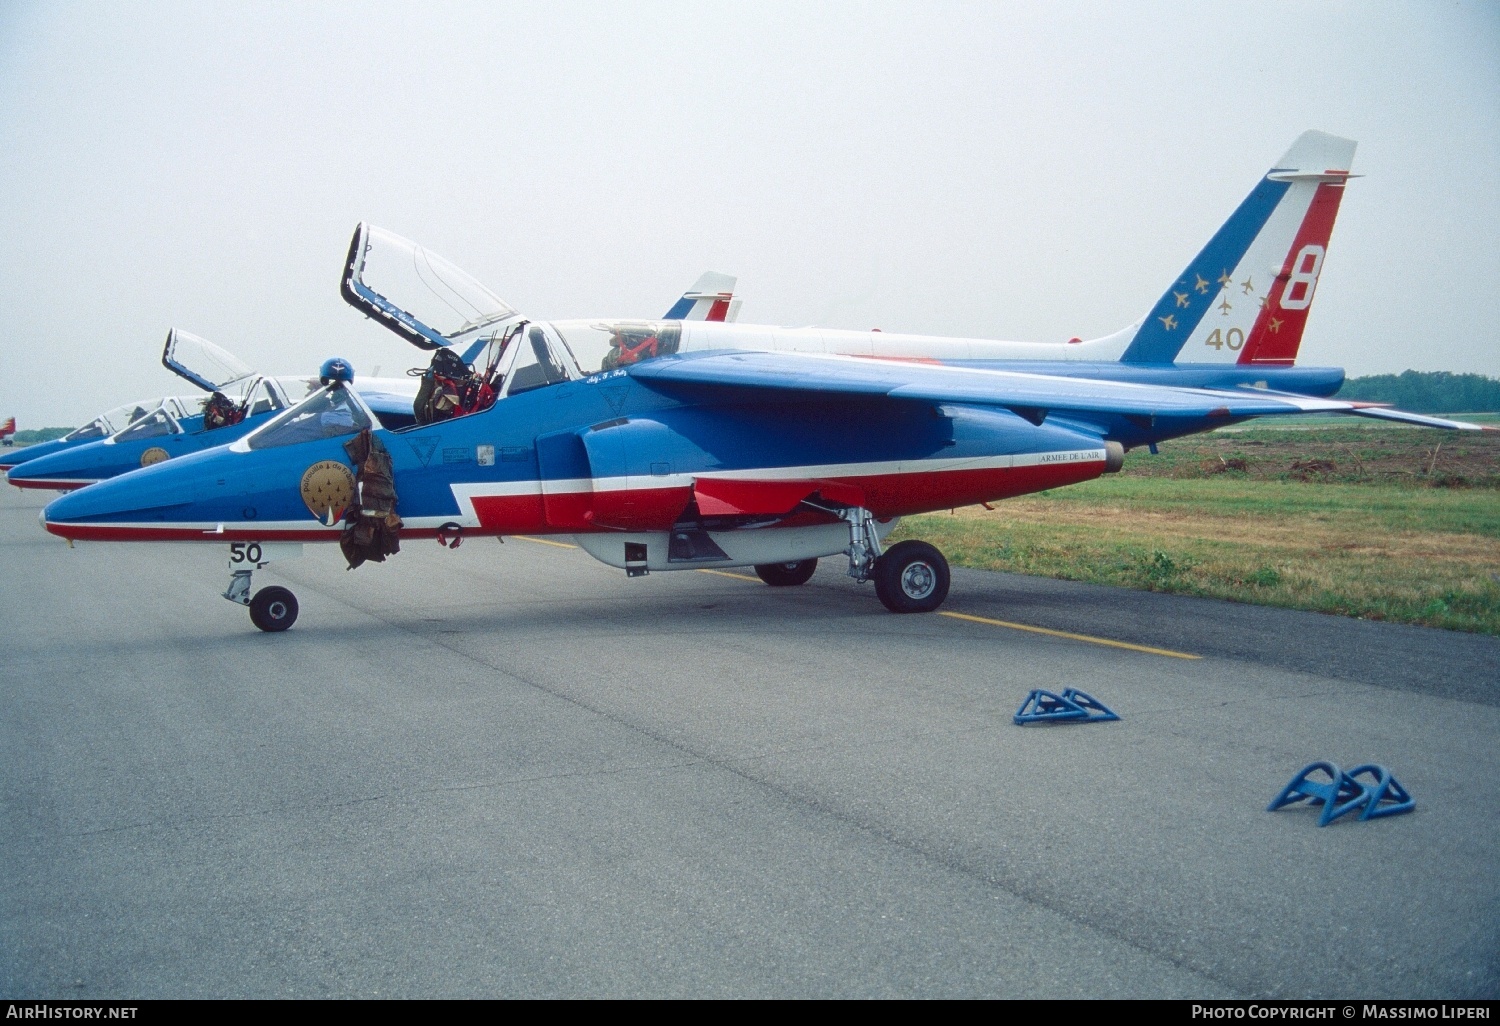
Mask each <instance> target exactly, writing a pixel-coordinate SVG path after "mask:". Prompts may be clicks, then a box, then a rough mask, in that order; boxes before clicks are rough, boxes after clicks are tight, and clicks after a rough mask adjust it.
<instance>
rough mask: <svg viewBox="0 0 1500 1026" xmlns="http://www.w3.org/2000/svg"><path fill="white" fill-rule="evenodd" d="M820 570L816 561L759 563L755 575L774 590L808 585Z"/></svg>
mask: <svg viewBox="0 0 1500 1026" xmlns="http://www.w3.org/2000/svg"><path fill="white" fill-rule="evenodd" d="M816 569H818V561H817V560H816V559H803V560H800V561H798V562H795V563H758V564H756V567H755V575H756V576H757V577H759V578H760V579H761V580H763V581H765V582H766V583H767V584H769V585H770V586H771V587H773V588H790V587H795V586H796V585H798V584H806V583H807V582H808V581H809V580H811V579H812V575H813V571H814V570H816Z"/></svg>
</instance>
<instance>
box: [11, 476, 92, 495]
mask: <svg viewBox="0 0 1500 1026" xmlns="http://www.w3.org/2000/svg"><path fill="white" fill-rule="evenodd" d="M7 480H8V481H10V483H11V484H13V485H15V486H16V487H17V488H50V489H52V490H53V491H54V492H71V491H73V490H75V489H78V488H85V487H87V486H88V485H91V484H94V483H95V482H93V481H69V480H61V481H48V480H47V479H45V478H40V477H21V478H7Z"/></svg>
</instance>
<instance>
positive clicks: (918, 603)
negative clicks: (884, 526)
mask: <svg viewBox="0 0 1500 1026" xmlns="http://www.w3.org/2000/svg"><path fill="white" fill-rule="evenodd" d="M842 516H843V518H844V519H845V520H846V521H848V522H849V548H847V549H845V550H844V551H845V554H846V555H847V556H848V557H849V576H850V577H852V578H854V579H855V580H856V581H860V582H864V581H874V582H875V597H876V598H878V599H880V602H881V605H883V606H885V608H887V609H889V610H890V611H891V612H893V613H930V612H932V611H933V610H934V609H936V608H937V607H938V606H940V605H942V604H943V600H944V599H945V598H947V597H948V584H949V580H950V575H949V573H948V561H947V560H946V559H944V558H943V554H942V553H941V552H939V551H938V550H937V549H936V548H935V547H933V546H931V545H929V544H927V543H926V542H920V541H904V542H897V543H896V544H895V545H893V546H891V549H890V551H889V552H882V551H881V545H880V535H879V534H878V533H877V532H876V530H875V518H874V517H873V516H872V515H871V514H870V511H869V510H867V509H859V508H854V509H848V510H845V511H844V512H843V514H842ZM759 569H760V568H759V567H756V570H757V572H758V571H759ZM809 576H810V575H809Z"/></svg>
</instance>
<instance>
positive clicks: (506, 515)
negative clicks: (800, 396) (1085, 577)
mask: <svg viewBox="0 0 1500 1026" xmlns="http://www.w3.org/2000/svg"><path fill="white" fill-rule="evenodd" d="M1103 472H1104V461H1103V460H1077V461H1073V460H1069V461H1067V462H1058V463H1044V464H1041V465H1039V466H1029V467H988V468H983V469H978V470H938V471H927V472H921V471H918V472H915V473H908V474H875V475H870V476H866V477H860V476H846V477H831V478H829V479H828V480H830V481H832V482H835V483H838V484H843V485H847V486H849V487H852V488H858V489H861V490H862V491H863V493H864V495H865V497H866V508H867V509H869V510H870V512H871V513H873V514H874V515H875V516H877V517H880V518H888V517H902V516H911V515H913V514H917V513H930V512H933V511H934V510H941V509H952V508H955V507H958V506H973V505H976V504H978V503H981V502H993V501H995V500H998V499H1007V498H1010V497H1011V496H1015V495H1025V494H1027V493H1030V492H1038V491H1042V490H1043V489H1046V488H1060V487H1062V486H1063V485H1069V484H1076V483H1077V482H1079V481H1088V480H1091V479H1093V478H1096V477H1098V476H1099V475H1100V474H1101V473H1103ZM691 497H692V488H691V487H689V486H682V487H675V488H637V489H615V490H613V491H605V492H569V493H565V494H561V495H548V496H546V497H545V502H544V497H543V496H541V495H535V494H532V495H476V496H474V497H473V499H472V502H473V504H474V512H475V514H476V515H477V516H478V518H479V524H480V526H479V527H477V528H466V533H468V534H472V535H493V534H500V535H505V534H512V535H514V534H584V533H592V532H598V531H611V530H616V531H617V530H631V531H665V530H669V529H670V528H671V527H672V525H673V524H674V523H676V521H677V519H678V517H680V516H681V515H682V511H683V510H684V509H685V508H686V506H687V503H688V500H689V499H690V498H691ZM47 530H48V531H50V532H51V533H53V534H55V535H58V536H59V537H62V538H72V539H74V540H77V541H194V542H215V543H220V542H232V541H260V542H266V541H291V542H334V541H338V539H339V535H340V531H339V530H337V529H329V528H315V527H307V528H277V529H269V530H268V529H266V528H264V527H262V528H256V527H255V526H253V525H250V524H245V525H240V526H235V527H230V526H228V525H226V526H225V528H224V531H223V533H222V534H220V533H217V532H214V533H209V531H210V530H212V529H211V528H209V529H205V528H204V527H203V526H197V527H184V526H171V527H168V526H166V525H163V526H161V527H153V526H151V525H149V524H130V525H126V524H55V523H48V524H47ZM436 535H437V530H436V529H435V528H425V529H407V530H404V531H403V532H402V536H403V537H406V538H432V537H436Z"/></svg>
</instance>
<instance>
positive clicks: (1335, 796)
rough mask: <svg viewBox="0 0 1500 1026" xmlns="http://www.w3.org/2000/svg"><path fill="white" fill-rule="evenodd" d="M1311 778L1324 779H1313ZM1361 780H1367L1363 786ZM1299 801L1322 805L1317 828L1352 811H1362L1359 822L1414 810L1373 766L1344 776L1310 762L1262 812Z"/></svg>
mask: <svg viewBox="0 0 1500 1026" xmlns="http://www.w3.org/2000/svg"><path fill="white" fill-rule="evenodd" d="M1314 774H1321V775H1322V776H1326V777H1327V778H1328V779H1327V780H1321V779H1314V777H1313V775H1314ZM1361 777H1369V778H1370V780H1369V782H1368V783H1367V782H1365V781H1364V780H1361V779H1360V778H1361ZM1302 801H1305V802H1307V803H1308V804H1310V805H1317V804H1318V803H1319V802H1321V803H1322V804H1323V815H1322V816H1321V817H1320V818H1319V819H1318V826H1320V827H1325V826H1327V825H1328V824H1329V823H1332V822H1333V821H1334V820H1336V819H1338V818H1339V817H1340V816H1342V815H1344V814H1345V813H1347V812H1353V811H1354V810H1355V809H1362V810H1363V811H1362V812H1361V813H1360V816H1359V818H1360V819H1362V820H1364V819H1374V818H1375V817H1376V816H1394V815H1396V814H1397V813H1401V812H1410V811H1411V810H1412V809H1414V808H1416V806H1417V803H1416V801H1415V800H1413V799H1412V797H1411V795H1409V794H1407V793H1406V789H1405V788H1403V787H1402V786H1401V785H1400V783H1398V782H1397V780H1396V778H1395V777H1393V776H1392V775H1391V771H1390V770H1388V769H1386V768H1385V767H1384V766H1377V765H1375V764H1373V763H1367V764H1366V765H1363V766H1360V767H1358V768H1356V769H1355V770H1354V771H1353V772H1351V773H1345V772H1344V771H1343V770H1341V769H1339V768H1338V767H1337V766H1335V765H1334V764H1333V763H1331V762H1322V761H1319V762H1310V763H1308V764H1307V765H1306V766H1303V767H1302V768H1301V769H1300V770H1298V771H1297V775H1296V776H1294V777H1292V779H1291V782H1290V783H1288V784H1287V785H1286V787H1284V788H1282V789H1281V793H1280V794H1278V795H1277V796H1276V797H1275V799H1274V800H1272V802H1271V804H1270V805H1268V806H1266V811H1267V812H1275V811H1276V810H1277V809H1281V808H1285V807H1286V806H1288V805H1296V804H1297V803H1298V802H1302Z"/></svg>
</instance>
